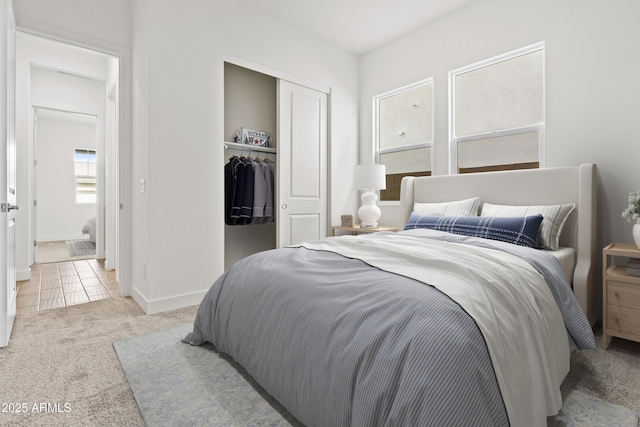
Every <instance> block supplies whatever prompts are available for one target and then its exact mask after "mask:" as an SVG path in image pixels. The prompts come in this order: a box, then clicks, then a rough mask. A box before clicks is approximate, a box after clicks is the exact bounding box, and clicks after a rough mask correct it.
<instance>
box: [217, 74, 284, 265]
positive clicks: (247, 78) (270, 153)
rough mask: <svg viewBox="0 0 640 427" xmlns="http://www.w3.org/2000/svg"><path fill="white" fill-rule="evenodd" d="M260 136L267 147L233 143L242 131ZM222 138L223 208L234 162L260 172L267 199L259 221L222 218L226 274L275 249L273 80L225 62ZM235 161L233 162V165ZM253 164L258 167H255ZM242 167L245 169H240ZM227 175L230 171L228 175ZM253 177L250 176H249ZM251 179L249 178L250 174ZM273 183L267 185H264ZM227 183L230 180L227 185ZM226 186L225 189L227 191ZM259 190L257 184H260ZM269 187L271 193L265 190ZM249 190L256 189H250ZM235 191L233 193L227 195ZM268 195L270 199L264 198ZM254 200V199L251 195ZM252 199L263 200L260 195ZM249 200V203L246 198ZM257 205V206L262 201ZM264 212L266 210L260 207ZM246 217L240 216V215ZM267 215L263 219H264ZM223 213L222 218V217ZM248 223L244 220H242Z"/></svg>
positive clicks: (231, 187)
mask: <svg viewBox="0 0 640 427" xmlns="http://www.w3.org/2000/svg"><path fill="white" fill-rule="evenodd" d="M243 128H244V129H249V130H254V131H258V132H264V133H266V134H268V135H269V136H270V137H271V143H270V144H269V145H270V146H269V147H263V146H252V145H249V144H241V143H242V142H243V141H238V142H240V144H239V143H235V141H234V137H235V136H236V133H237V132H238V131H240V130H241V129H243ZM224 137H225V153H224V154H225V180H226V182H225V209H227V208H228V207H230V206H229V203H231V204H233V196H234V195H235V192H234V189H235V186H234V185H233V184H232V183H231V181H233V180H234V176H233V173H235V172H236V171H237V170H238V167H237V160H238V159H248V160H249V161H253V162H254V167H253V169H255V170H256V171H262V172H264V175H263V176H264V178H265V181H264V182H265V183H266V184H268V185H267V187H260V188H259V189H258V190H257V191H264V192H265V194H264V197H265V198H269V202H270V205H271V210H270V211H269V212H264V211H261V212H260V216H256V217H253V215H254V214H255V212H254V211H252V212H251V216H252V218H250V219H249V218H247V219H242V220H238V221H233V220H232V221H229V220H228V218H226V219H225V239H224V242H225V269H227V268H229V267H230V266H231V265H232V264H234V263H235V262H236V261H238V260H240V259H242V258H245V257H247V256H249V255H252V254H254V253H257V252H261V251H264V250H268V249H274V248H275V247H276V222H275V221H274V219H275V218H274V214H275V213H276V212H275V209H274V208H275V206H274V201H275V200H276V199H275V197H276V195H275V190H276V185H275V183H276V176H275V174H276V169H275V168H276V167H277V147H278V141H277V139H276V138H277V79H276V78H275V77H272V76H268V75H266V74H262V73H259V72H257V71H253V70H250V69H247V68H244V67H240V66H238V65H234V64H231V63H229V62H225V63H224ZM233 162H236V163H233ZM255 163H258V164H259V165H266V168H267V169H265V166H262V168H261V169H258V168H256V167H255ZM241 168H242V169H243V171H244V169H245V166H244V165H242V166H241ZM226 172H229V176H227V174H226ZM252 172H253V171H252ZM252 176H254V175H253V173H252ZM268 179H272V182H271V183H269V182H266V181H267V180H268ZM227 180H231V181H229V182H227ZM227 184H229V186H227ZM260 185H262V184H260ZM267 188H271V192H269V191H266V190H267ZM252 190H254V191H255V190H256V189H255V188H252ZM230 192H234V194H229V193H230ZM267 193H269V194H267ZM256 196H258V195H256ZM257 199H260V200H263V198H262V197H261V196H258V197H257ZM251 200H253V198H252V199H251ZM261 203H262V202H261ZM264 206H265V208H266V209H268V207H267V205H266V204H265V205H264ZM244 214H246V212H243V215H244ZM265 215H266V216H265ZM227 216H228V215H227V212H225V217H227ZM247 220H248V221H247Z"/></svg>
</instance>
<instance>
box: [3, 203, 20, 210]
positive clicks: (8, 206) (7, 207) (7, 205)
mask: <svg viewBox="0 0 640 427" xmlns="http://www.w3.org/2000/svg"><path fill="white" fill-rule="evenodd" d="M13 209H15V210H18V209H19V206H18V205H12V204H11V203H0V212H9V211H10V210H13Z"/></svg>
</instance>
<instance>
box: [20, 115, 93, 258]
mask: <svg viewBox="0 0 640 427" xmlns="http://www.w3.org/2000/svg"><path fill="white" fill-rule="evenodd" d="M33 123H34V125H33V142H34V149H33V152H34V159H35V161H34V174H33V175H34V181H33V184H34V200H35V203H34V207H33V212H34V217H35V220H34V224H35V235H36V246H35V247H34V264H46V263H52V262H62V261H73V260H80V259H95V258H96V240H97V229H96V214H97V208H96V205H97V199H98V197H97V196H98V194H97V188H98V179H99V176H98V174H97V169H98V168H97V166H98V158H101V157H102V156H103V153H101V152H99V151H98V143H97V142H98V129H97V116H95V115H90V114H83V113H78V112H70V111H61V110H55V109H50V108H42V107H34V111H33Z"/></svg>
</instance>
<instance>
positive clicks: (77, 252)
mask: <svg viewBox="0 0 640 427" xmlns="http://www.w3.org/2000/svg"><path fill="white" fill-rule="evenodd" d="M67 247H68V248H69V255H71V256H72V257H76V256H88V255H95V254H96V244H95V243H94V242H90V241H88V240H67Z"/></svg>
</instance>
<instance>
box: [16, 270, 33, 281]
mask: <svg viewBox="0 0 640 427" xmlns="http://www.w3.org/2000/svg"><path fill="white" fill-rule="evenodd" d="M23 280H31V269H30V268H28V269H26V270H16V282H21V281H23Z"/></svg>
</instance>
